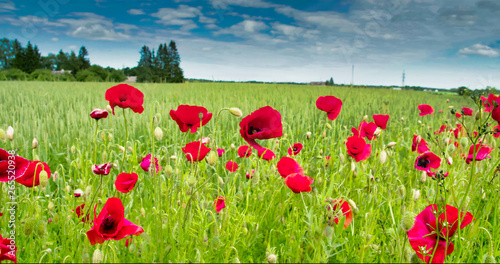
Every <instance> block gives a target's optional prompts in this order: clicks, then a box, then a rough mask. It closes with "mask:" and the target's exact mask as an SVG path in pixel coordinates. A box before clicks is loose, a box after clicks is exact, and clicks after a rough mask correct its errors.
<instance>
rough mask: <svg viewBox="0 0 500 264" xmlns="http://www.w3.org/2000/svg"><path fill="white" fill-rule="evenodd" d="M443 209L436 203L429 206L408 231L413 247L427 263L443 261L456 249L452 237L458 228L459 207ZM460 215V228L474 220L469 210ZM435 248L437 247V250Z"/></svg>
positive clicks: (447, 206)
mask: <svg viewBox="0 0 500 264" xmlns="http://www.w3.org/2000/svg"><path fill="white" fill-rule="evenodd" d="M441 211H442V212H441V213H440V212H438V207H437V205H435V204H431V205H429V206H427V208H425V209H424V210H423V211H422V212H421V213H420V214H418V215H417V217H416V218H415V223H414V224H413V227H412V228H411V229H410V230H408V231H407V234H408V239H409V240H410V245H411V247H412V248H413V250H415V252H416V253H417V255H418V257H419V258H420V259H421V260H422V261H424V262H426V263H431V262H432V263H443V262H444V261H445V257H446V256H447V255H450V254H451V253H453V250H454V245H453V242H451V238H452V237H453V235H454V234H455V232H456V230H457V228H458V222H459V221H458V220H459V219H458V217H459V216H458V209H457V208H455V207H453V206H449V205H446V207H445V208H443V209H442V210H441ZM439 213H440V214H439ZM460 217H461V218H462V221H461V224H460V229H462V228H464V227H466V226H467V225H468V224H470V223H471V222H472V221H473V220H474V218H473V216H472V214H471V213H469V212H467V213H465V214H464V213H462V214H461V215H460ZM436 244H437V246H436ZM434 249H436V250H435V252H434ZM433 252H434V257H433V258H432V254H433ZM431 258H432V259H431Z"/></svg>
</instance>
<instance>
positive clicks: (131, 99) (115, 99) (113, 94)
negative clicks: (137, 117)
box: [105, 84, 144, 115]
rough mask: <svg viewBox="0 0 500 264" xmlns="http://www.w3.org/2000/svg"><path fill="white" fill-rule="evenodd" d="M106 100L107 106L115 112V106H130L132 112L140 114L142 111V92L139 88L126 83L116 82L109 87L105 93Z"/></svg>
mask: <svg viewBox="0 0 500 264" xmlns="http://www.w3.org/2000/svg"><path fill="white" fill-rule="evenodd" d="M105 98H106V100H108V101H109V106H111V109H113V115H114V114H115V106H118V107H120V108H124V109H125V108H130V109H132V111H134V113H139V114H141V113H142V112H143V111H144V107H143V106H142V103H143V101H144V94H143V93H142V92H141V91H139V89H137V88H135V87H133V86H130V85H128V84H118V85H116V86H113V87H111V88H109V89H108V90H107V91H106V94H105Z"/></svg>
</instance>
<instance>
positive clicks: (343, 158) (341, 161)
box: [339, 153, 345, 164]
mask: <svg viewBox="0 0 500 264" xmlns="http://www.w3.org/2000/svg"><path fill="white" fill-rule="evenodd" d="M339 160H340V163H342V164H344V163H345V157H344V154H342V153H340V156H339Z"/></svg>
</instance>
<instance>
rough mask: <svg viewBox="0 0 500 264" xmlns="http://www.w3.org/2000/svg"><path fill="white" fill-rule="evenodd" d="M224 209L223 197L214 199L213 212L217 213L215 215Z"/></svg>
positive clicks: (224, 199)
mask: <svg viewBox="0 0 500 264" xmlns="http://www.w3.org/2000/svg"><path fill="white" fill-rule="evenodd" d="M225 207H226V198H224V197H217V198H215V201H214V208H215V211H217V213H220V211H221V210H222V209H224V208H225Z"/></svg>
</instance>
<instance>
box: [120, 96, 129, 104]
mask: <svg viewBox="0 0 500 264" xmlns="http://www.w3.org/2000/svg"><path fill="white" fill-rule="evenodd" d="M127 99H128V98H126V97H125V96H121V97H120V102H122V103H123V102H125V101H127Z"/></svg>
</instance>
